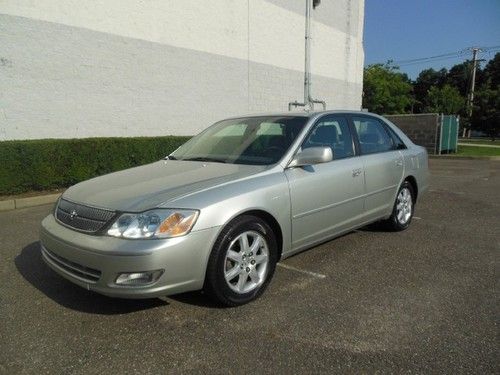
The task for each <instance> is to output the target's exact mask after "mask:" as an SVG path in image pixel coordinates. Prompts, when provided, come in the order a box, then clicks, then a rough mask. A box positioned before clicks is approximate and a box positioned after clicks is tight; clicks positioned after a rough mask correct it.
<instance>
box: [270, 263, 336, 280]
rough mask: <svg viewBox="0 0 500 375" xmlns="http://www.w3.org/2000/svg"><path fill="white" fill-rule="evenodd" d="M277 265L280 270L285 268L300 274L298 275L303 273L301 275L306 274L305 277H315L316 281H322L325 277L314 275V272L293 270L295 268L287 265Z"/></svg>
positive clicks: (320, 274)
mask: <svg viewBox="0 0 500 375" xmlns="http://www.w3.org/2000/svg"><path fill="white" fill-rule="evenodd" d="M277 265H278V266H280V267H282V268H285V269H287V270H290V271H295V272H300V273H303V274H306V275H309V276H312V277H316V278H318V279H324V278H325V277H326V275H323V274H322V273H316V272H311V271H306V270H301V269H300V268H295V267H292V266H289V265H288V264H284V263H278V264H277Z"/></svg>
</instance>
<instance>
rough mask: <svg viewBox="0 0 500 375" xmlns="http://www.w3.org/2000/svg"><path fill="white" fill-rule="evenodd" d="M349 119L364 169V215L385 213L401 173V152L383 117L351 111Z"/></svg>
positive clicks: (389, 207)
mask: <svg viewBox="0 0 500 375" xmlns="http://www.w3.org/2000/svg"><path fill="white" fill-rule="evenodd" d="M351 120H352V122H353V125H354V129H355V132H356V136H357V142H358V146H359V151H360V154H361V157H360V159H361V161H362V164H363V168H364V173H365V189H366V191H365V194H366V198H365V213H366V219H367V220H371V219H376V218H381V217H384V216H387V215H389V214H390V212H391V211H392V207H393V205H394V199H395V197H396V193H397V190H398V188H399V184H400V183H401V180H402V177H403V173H404V159H403V155H402V153H401V151H400V150H398V145H397V144H396V142H394V139H393V138H392V136H391V134H390V133H389V129H387V125H386V124H384V122H383V121H382V120H380V119H378V118H376V117H372V116H369V115H352V116H351Z"/></svg>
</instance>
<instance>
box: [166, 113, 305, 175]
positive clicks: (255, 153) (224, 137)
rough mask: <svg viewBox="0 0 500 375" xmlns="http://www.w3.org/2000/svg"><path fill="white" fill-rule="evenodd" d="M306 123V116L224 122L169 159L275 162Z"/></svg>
mask: <svg viewBox="0 0 500 375" xmlns="http://www.w3.org/2000/svg"><path fill="white" fill-rule="evenodd" d="M306 122H307V117H299V116H266V117H244V118H239V119H231V120H224V121H221V122H218V123H216V124H214V125H212V126H211V127H209V128H208V129H207V130H205V131H204V132H202V133H200V134H198V135H197V136H195V137H194V138H191V139H190V140H189V141H188V142H186V143H185V144H183V145H182V146H181V147H179V148H178V149H177V150H176V151H175V152H174V153H172V154H171V155H170V156H169V158H170V159H176V160H197V161H214V162H219V163H233V164H253V165H269V164H274V163H277V162H278V161H279V160H280V159H281V158H282V157H283V155H284V154H285V152H286V151H287V150H288V148H289V147H290V145H291V144H292V143H293V141H294V140H295V139H296V138H297V136H298V135H299V133H300V131H301V130H302V128H303V127H304V125H305V123H306Z"/></svg>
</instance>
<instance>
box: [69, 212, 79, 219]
mask: <svg viewBox="0 0 500 375" xmlns="http://www.w3.org/2000/svg"><path fill="white" fill-rule="evenodd" d="M76 216H78V212H76V210H73V211H71V213H70V214H69V218H70V220H73V219H74V218H75V217H76Z"/></svg>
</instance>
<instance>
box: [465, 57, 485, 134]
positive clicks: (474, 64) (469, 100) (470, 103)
mask: <svg viewBox="0 0 500 375" xmlns="http://www.w3.org/2000/svg"><path fill="white" fill-rule="evenodd" d="M480 51H481V49H480V48H478V47H472V79H471V82H470V90H469V95H468V96H467V114H468V115H469V120H470V118H471V116H472V107H473V105H474V87H475V86H476V69H477V54H478V52H480ZM469 124H470V122H469ZM465 132H466V130H465V128H464V134H463V135H464V137H465ZM470 133H471V129H470V125H469V131H468V132H467V138H470Z"/></svg>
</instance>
